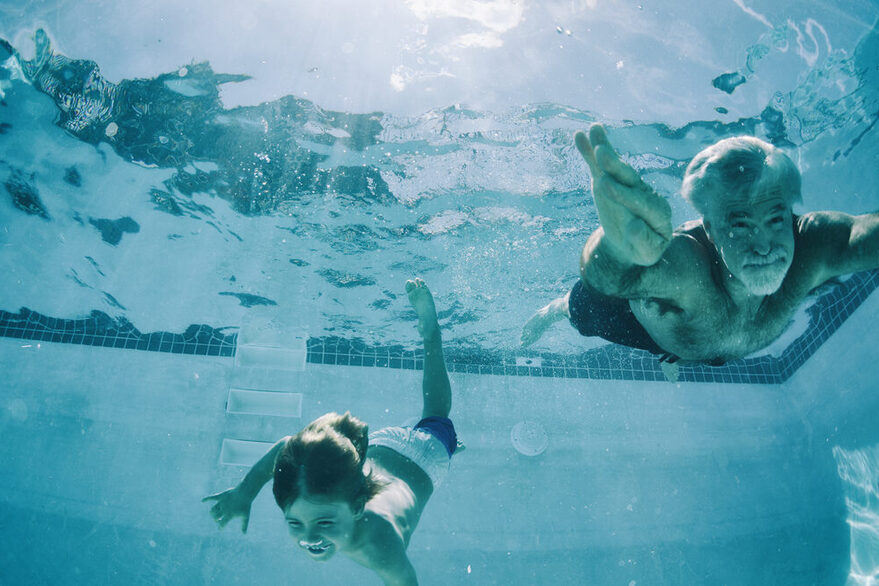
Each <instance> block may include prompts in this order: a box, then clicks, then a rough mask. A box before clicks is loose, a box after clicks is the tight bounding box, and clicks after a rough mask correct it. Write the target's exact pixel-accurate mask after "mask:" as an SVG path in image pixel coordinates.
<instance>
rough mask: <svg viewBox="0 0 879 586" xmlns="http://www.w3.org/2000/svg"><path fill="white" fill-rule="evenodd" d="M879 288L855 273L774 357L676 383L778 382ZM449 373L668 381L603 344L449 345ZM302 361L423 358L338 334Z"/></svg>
mask: <svg viewBox="0 0 879 586" xmlns="http://www.w3.org/2000/svg"><path fill="white" fill-rule="evenodd" d="M877 287H879V270H877V271H869V272H863V273H856V274H854V275H852V276H851V277H850V278H848V279H847V280H845V281H843V282H841V283H838V284H836V285H832V286H827V287H825V288H826V289H829V291H827V292H825V293H822V294H819V297H818V298H817V299H816V300H815V301H814V303H813V305H812V306H810V307H809V309H808V313H809V315H810V323H809V328H808V329H807V330H806V332H804V333H803V334H802V335H801V336H800V337H799V338H797V339H796V340H794V341H793V342H792V343H791V344H790V346H788V347H787V348H786V349H785V351H784V352H783V353H782V355H781V356H780V357H776V356H768V355H765V356H758V357H754V358H745V359H742V360H736V361H734V362H729V363H727V364H724V365H723V366H708V365H680V366H679V367H678V379H677V380H678V381H679V382H696V383H730V384H761V385H765V384H780V383H782V382H784V381H785V380H787V379H788V378H790V376H791V375H792V374H793V373H794V372H795V371H796V370H797V368H799V367H800V366H802V364H803V363H804V362H805V361H806V360H807V359H808V358H809V357H810V356H811V355H812V354H814V353H815V351H816V350H817V349H818V348H819V347H820V346H821V344H823V343H824V342H825V341H826V340H827V339H828V338H829V337H830V336H831V335H832V334H833V332H835V331H836V330H837V328H839V326H840V325H842V323H843V322H844V321H845V320H846V319H847V318H848V317H849V316H850V315H851V313H852V312H853V311H854V310H855V309H856V308H857V307H858V306H859V305H860V304H861V303H863V301H864V300H865V299H866V298H867V297H868V296H869V295H870V293H872V292H873V291H874V290H875V289H876V288H877ZM445 354H446V365H447V367H448V369H449V371H450V372H463V373H471V374H493V375H502V376H532V377H555V378H588V379H603V380H631V381H666V380H667V378H666V375H665V373H664V372H663V371H662V368H661V367H660V363H659V360H658V357H657V356H655V355H653V354H650V353H649V352H646V351H644V350H638V349H634V348H627V347H624V346H619V345H616V344H608V345H606V346H602V347H600V348H595V349H592V350H588V351H586V352H583V353H582V354H577V355H564V354H551V353H523V352H519V353H512V352H493V351H486V350H482V349H477V350H473V351H468V350H460V349H455V348H449V349H447V350H446V353H445ZM307 360H308V362H311V363H315V364H333V365H345V366H377V367H385V368H402V369H413V368H414V369H421V368H422V361H423V354H422V352H421V351H420V350H414V351H413V350H408V349H405V348H404V347H402V346H369V345H367V344H365V343H363V342H362V341H361V340H358V339H354V340H348V339H345V338H339V337H333V336H331V337H324V338H311V339H310V340H309V342H308V358H307Z"/></svg>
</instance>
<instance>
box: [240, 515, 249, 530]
mask: <svg viewBox="0 0 879 586" xmlns="http://www.w3.org/2000/svg"><path fill="white" fill-rule="evenodd" d="M248 522H250V515H244V517H243V518H242V519H241V532H242V533H247V523H248Z"/></svg>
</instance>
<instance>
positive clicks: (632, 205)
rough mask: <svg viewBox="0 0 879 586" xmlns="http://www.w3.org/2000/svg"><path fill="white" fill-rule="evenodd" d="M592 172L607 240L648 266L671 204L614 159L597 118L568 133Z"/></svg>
mask: <svg viewBox="0 0 879 586" xmlns="http://www.w3.org/2000/svg"><path fill="white" fill-rule="evenodd" d="M574 143H575V144H576V145H577V150H579V151H580V154H581V155H582V156H583V159H584V160H585V161H586V164H588V165H589V171H590V172H591V173H592V196H593V198H594V199H595V207H596V208H597V210H598V219H599V221H600V222H601V227H602V229H603V230H604V235H605V237H606V238H607V240H608V244H610V245H611V247H612V248H613V249H614V250H615V251H616V252H617V254H619V255H620V256H621V260H624V261H626V262H628V263H631V264H636V265H641V266H650V265H652V264H655V263H656V262H657V261H658V260H659V258H660V257H661V256H662V253H663V252H665V249H666V247H667V246H668V243H669V241H670V240H671V236H672V225H671V206H669V204H668V202H667V201H665V199H664V198H663V197H661V196H660V195H659V194H657V193H656V192H655V191H653V189H652V188H651V187H650V186H649V185H647V184H646V183H644V181H643V180H642V179H641V176H640V175H639V174H638V172H637V171H636V170H635V169H634V168H632V167H631V166H630V165H627V164H626V163H624V162H623V161H621V160H620V158H619V156H618V155H617V153H616V151H614V149H613V147H612V146H611V144H610V141H609V140H608V139H607V134H606V133H605V131H604V128H603V127H602V126H601V125H600V124H594V125H593V126H592V128H590V129H589V136H588V137H587V136H586V133H584V132H582V131H579V132H577V133H576V134H575V135H574Z"/></svg>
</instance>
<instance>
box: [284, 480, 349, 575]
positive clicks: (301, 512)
mask: <svg viewBox="0 0 879 586" xmlns="http://www.w3.org/2000/svg"><path fill="white" fill-rule="evenodd" d="M361 515H362V513H356V514H355V513H354V511H352V510H351V506H350V505H349V504H348V503H347V502H345V501H340V500H331V499H328V498H322V497H315V496H307V495H303V496H300V497H299V498H298V499H296V500H295V501H294V502H293V503H292V504H291V505H290V506H288V507H287V508H286V509H285V511H284V517H285V518H286V519H287V526H288V528H289V529H290V535H292V536H293V539H295V540H296V542H297V544H298V545H299V547H301V548H302V549H303V550H305V553H307V554H308V555H309V556H310V557H311V558H312V559H313V560H315V561H319V562H325V561H327V560H329V559H330V558H331V557H333V554H335V553H336V551H337V550H340V551H344V550H345V549H347V548H348V546H349V545H350V544H351V542H352V537H353V535H354V528H355V525H356V523H357V520H358V519H359V518H360V517H361Z"/></svg>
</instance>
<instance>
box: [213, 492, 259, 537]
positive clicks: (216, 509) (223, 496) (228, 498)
mask: <svg viewBox="0 0 879 586" xmlns="http://www.w3.org/2000/svg"><path fill="white" fill-rule="evenodd" d="M207 501H216V502H215V503H214V506H213V507H211V517H213V518H214V521H216V522H217V525H219V526H220V529H222V528H223V527H225V526H226V524H227V523H228V522H229V521H231V520H232V519H234V518H235V517H241V532H242V533H247V523H248V522H249V521H250V503H251V502H252V501H251V499H249V498H247V496H246V495H243V494H242V493H241V491H240V490H238V487H237V486H236V487H235V488H230V489H229V490H224V491H223V492H218V493H217V494H212V495H209V496H206V497H204V498H203V499H201V502H203V503H204V502H207Z"/></svg>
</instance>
